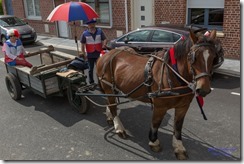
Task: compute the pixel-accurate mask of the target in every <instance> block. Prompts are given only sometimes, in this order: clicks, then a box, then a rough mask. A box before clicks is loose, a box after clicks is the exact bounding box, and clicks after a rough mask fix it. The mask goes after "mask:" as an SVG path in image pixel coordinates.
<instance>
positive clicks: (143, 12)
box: [131, 0, 154, 30]
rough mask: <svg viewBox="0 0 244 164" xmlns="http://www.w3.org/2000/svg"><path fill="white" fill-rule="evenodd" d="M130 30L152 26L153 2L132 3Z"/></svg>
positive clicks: (152, 0) (135, 0) (147, 0)
mask: <svg viewBox="0 0 244 164" xmlns="http://www.w3.org/2000/svg"><path fill="white" fill-rule="evenodd" d="M131 24H132V30H135V29H137V28H139V27H143V26H149V25H154V0H133V1H132V20H131Z"/></svg>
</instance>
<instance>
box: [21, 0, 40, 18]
mask: <svg viewBox="0 0 244 164" xmlns="http://www.w3.org/2000/svg"><path fill="white" fill-rule="evenodd" d="M24 3H25V14H26V17H27V18H28V19H37V20H41V14H40V2H39V0H24Z"/></svg>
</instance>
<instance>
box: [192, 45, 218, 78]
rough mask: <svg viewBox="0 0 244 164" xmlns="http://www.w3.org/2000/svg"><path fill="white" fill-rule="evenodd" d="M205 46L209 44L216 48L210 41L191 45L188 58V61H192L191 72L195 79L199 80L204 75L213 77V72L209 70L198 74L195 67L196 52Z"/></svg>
mask: <svg viewBox="0 0 244 164" xmlns="http://www.w3.org/2000/svg"><path fill="white" fill-rule="evenodd" d="M203 46H209V47H213V48H214V45H212V44H210V43H199V44H195V45H193V46H192V47H191V49H190V52H189V53H188V55H187V59H188V61H189V62H190V64H191V66H190V67H191V68H190V69H191V72H192V75H193V80H195V81H196V80H197V79H199V78H201V77H204V76H208V77H211V74H209V73H207V72H201V73H199V74H197V75H196V72H195V71H194V69H193V66H192V65H193V64H194V63H195V60H196V52H197V51H198V50H199V49H200V48H201V47H203Z"/></svg>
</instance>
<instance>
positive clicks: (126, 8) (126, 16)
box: [125, 0, 129, 33]
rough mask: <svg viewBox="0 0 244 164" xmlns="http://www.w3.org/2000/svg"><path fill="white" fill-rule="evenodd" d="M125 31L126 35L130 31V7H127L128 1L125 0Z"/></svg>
mask: <svg viewBox="0 0 244 164" xmlns="http://www.w3.org/2000/svg"><path fill="white" fill-rule="evenodd" d="M125 30H126V33H127V32H128V31H129V29H128V6H127V0H125Z"/></svg>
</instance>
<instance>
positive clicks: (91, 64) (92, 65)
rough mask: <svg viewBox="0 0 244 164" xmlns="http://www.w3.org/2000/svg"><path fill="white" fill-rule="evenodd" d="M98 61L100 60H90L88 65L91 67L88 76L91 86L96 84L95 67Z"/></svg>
mask: <svg viewBox="0 0 244 164" xmlns="http://www.w3.org/2000/svg"><path fill="white" fill-rule="evenodd" d="M97 59H98V58H88V65H89V70H88V74H89V83H90V84H92V83H94V79H93V70H94V65H95V64H96V61H97Z"/></svg>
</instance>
